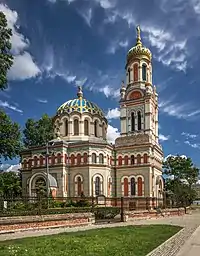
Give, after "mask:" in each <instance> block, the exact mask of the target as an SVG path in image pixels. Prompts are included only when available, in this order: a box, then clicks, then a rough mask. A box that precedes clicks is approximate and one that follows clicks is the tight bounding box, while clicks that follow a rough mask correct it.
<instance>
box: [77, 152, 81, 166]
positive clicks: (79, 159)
mask: <svg viewBox="0 0 200 256" xmlns="http://www.w3.org/2000/svg"><path fill="white" fill-rule="evenodd" d="M76 159H77V164H78V165H80V164H81V154H77V157H76Z"/></svg>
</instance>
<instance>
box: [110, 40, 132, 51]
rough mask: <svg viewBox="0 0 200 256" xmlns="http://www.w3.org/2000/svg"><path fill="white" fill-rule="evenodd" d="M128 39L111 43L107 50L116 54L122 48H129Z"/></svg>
mask: <svg viewBox="0 0 200 256" xmlns="http://www.w3.org/2000/svg"><path fill="white" fill-rule="evenodd" d="M128 43H129V42H128V39H125V40H122V41H120V40H116V41H113V42H111V44H110V45H109V46H108V48H107V53H110V54H115V52H116V51H117V50H118V49H120V48H127V46H128Z"/></svg>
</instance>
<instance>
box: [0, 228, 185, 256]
mask: <svg viewBox="0 0 200 256" xmlns="http://www.w3.org/2000/svg"><path fill="white" fill-rule="evenodd" d="M180 229H181V228H180V227H175V226H169V225H151V226H127V227H117V228H103V229H95V230H88V231H81V232H76V233H63V234H59V235H51V236H43V237H34V238H25V239H20V240H12V241H6V242H0V255H1V256H12V255H13V256H18V255H19V256H97V255H98V256H107V255H108V256H128V255H133V256H145V255H146V254H147V253H148V252H150V251H152V250H153V249H154V248H156V247H157V246H158V245H159V244H161V243H163V242H164V241H165V240H167V239H168V238H170V237H171V236H172V235H174V234H175V233H176V232H178V231H179V230H180Z"/></svg>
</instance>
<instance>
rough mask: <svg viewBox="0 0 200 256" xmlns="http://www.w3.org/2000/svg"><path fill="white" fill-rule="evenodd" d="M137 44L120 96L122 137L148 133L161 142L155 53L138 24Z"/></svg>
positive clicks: (127, 67) (131, 53) (150, 137)
mask: <svg viewBox="0 0 200 256" xmlns="http://www.w3.org/2000/svg"><path fill="white" fill-rule="evenodd" d="M136 30H137V38H136V44H135V46H133V47H132V48H131V49H130V50H129V51H128V54H127V61H126V67H125V69H126V83H124V82H122V86H121V90H120V93H121V99H120V121H121V137H125V136H130V135H137V134H148V135H149V139H150V141H151V142H152V143H153V144H158V94H157V93H156V88H155V86H153V84H152V63H151V60H152V54H151V51H150V50H149V49H148V48H146V47H145V46H144V45H143V43H142V40H141V33H140V27H139V26H137V28H136Z"/></svg>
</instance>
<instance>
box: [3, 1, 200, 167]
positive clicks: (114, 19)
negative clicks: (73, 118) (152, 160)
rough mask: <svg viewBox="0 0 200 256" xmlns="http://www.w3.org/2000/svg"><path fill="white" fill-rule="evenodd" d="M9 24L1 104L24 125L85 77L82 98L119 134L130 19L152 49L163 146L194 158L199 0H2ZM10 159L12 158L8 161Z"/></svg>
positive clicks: (199, 144) (199, 140)
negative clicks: (9, 63)
mask: <svg viewBox="0 0 200 256" xmlns="http://www.w3.org/2000/svg"><path fill="white" fill-rule="evenodd" d="M0 10H1V11H4V12H5V14H6V16H7V19H8V23H9V26H10V27H11V28H12V29H13V37H12V43H13V48H12V52H13V54H14V55H15V62H14V65H13V67H12V69H11V70H10V72H9V74H8V75H9V88H8V90H6V91H4V92H0V106H1V107H3V108H4V109H5V111H6V112H7V113H8V114H9V115H10V116H11V118H12V119H13V120H14V121H16V122H18V123H20V125H21V126H22V127H23V125H24V123H25V122H26V120H27V119H28V118H35V119H39V118H40V117H41V115H42V114H43V113H48V114H49V115H54V114H55V113H56V109H57V108H58V107H59V106H60V105H61V104H62V103H64V102H65V101H67V100H68V99H72V98H74V97H76V86H77V85H83V90H84V96H85V98H87V99H89V100H91V101H93V102H95V103H97V104H98V105H99V106H100V107H101V108H102V109H103V110H104V112H105V114H106V115H107V117H108V119H109V129H108V130H109V134H108V135H109V139H110V140H112V139H114V138H115V137H116V136H118V134H119V119H118V117H119V110H118V106H119V105H118V100H119V98H118V96H119V88H120V84H121V80H123V79H124V76H125V70H124V67H125V61H126V54H127V51H128V50H129V49H130V48H131V47H132V46H133V45H134V44H135V26H136V25H138V24H140V26H141V31H142V40H143V43H144V44H145V46H147V47H149V48H150V49H151V51H152V54H153V82H154V84H155V85H156V86H157V90H158V92H159V106H160V113H159V121H160V142H161V144H162V146H163V149H164V154H165V156H167V155H168V154H184V155H187V156H190V157H192V159H193V161H194V162H195V163H196V164H197V165H198V166H199V165H200V158H199V153H200V152H199V149H200V134H199V122H200V101H199V95H200V86H199V84H200V76H199V66H200V56H199V52H198V50H199V43H200V30H199V26H200V1H199V0H190V1H186V0H154V1H153V0H140V1H137V0H123V1H122V0H34V1H30V0H0ZM11 163H13V161H11Z"/></svg>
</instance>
